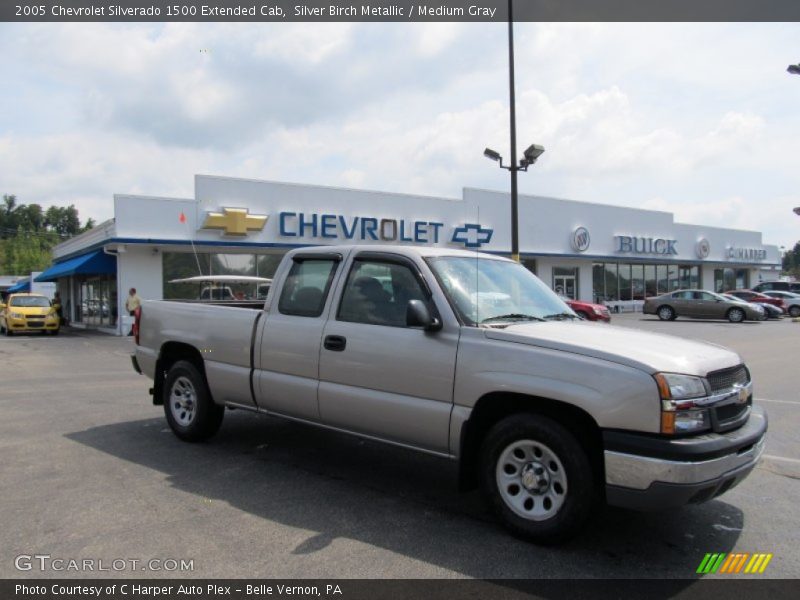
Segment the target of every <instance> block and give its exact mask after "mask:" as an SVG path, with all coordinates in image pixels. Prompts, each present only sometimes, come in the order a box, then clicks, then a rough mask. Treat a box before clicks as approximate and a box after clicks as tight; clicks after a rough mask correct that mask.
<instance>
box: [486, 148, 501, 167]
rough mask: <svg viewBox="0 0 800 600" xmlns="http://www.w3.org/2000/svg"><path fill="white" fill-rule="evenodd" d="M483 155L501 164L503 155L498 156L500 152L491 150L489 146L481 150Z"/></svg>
mask: <svg viewBox="0 0 800 600" xmlns="http://www.w3.org/2000/svg"><path fill="white" fill-rule="evenodd" d="M483 155H484V156H485V157H486V158H490V159H492V160H494V161H497V162H499V163H500V164H501V165H502V164H503V157H502V156H500V153H499V152H496V151H494V150H492V149H491V148H486V149H485V150H484V151H483Z"/></svg>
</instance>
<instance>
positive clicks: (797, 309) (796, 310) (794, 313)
mask: <svg viewBox="0 0 800 600" xmlns="http://www.w3.org/2000/svg"><path fill="white" fill-rule="evenodd" d="M789 316H790V317H792V318H793V319H796V318H797V317H800V306H797V304H793V305H792V306H790V307H789Z"/></svg>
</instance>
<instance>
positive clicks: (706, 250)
mask: <svg viewBox="0 0 800 600" xmlns="http://www.w3.org/2000/svg"><path fill="white" fill-rule="evenodd" d="M695 250H696V251H697V257H698V258H708V255H709V254H711V244H710V243H709V242H708V240H707V239H706V238H700V239H699V240H697V247H696V248H695Z"/></svg>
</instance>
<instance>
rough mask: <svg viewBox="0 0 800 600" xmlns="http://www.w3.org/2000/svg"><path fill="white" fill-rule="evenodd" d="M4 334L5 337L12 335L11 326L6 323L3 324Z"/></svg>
mask: <svg viewBox="0 0 800 600" xmlns="http://www.w3.org/2000/svg"><path fill="white" fill-rule="evenodd" d="M5 334H6V336H7V337H11V336H12V335H14V332H13V331H11V328H10V327H9V326H8V325H6V326H5Z"/></svg>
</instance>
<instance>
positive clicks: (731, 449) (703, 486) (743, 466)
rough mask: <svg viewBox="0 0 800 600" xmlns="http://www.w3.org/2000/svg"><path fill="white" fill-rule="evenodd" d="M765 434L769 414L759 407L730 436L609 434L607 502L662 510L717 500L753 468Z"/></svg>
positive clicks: (605, 438) (606, 441)
mask: <svg viewBox="0 0 800 600" xmlns="http://www.w3.org/2000/svg"><path fill="white" fill-rule="evenodd" d="M766 431H767V415H766V413H765V412H764V410H763V409H762V408H760V407H758V406H754V407H753V408H752V411H751V414H750V418H749V419H748V421H747V422H746V423H745V424H744V425H743V426H742V427H740V428H739V429H736V430H735V431H730V432H728V433H721V434H720V433H709V434H704V435H699V436H695V437H691V438H682V439H666V438H662V437H657V436H651V435H644V434H637V433H630V432H624V431H605V432H603V443H604V445H605V470H606V499H607V501H608V503H609V504H611V505H612V506H621V507H624V508H634V509H637V510H660V509H665V508H670V507H675V506H681V505H684V504H693V503H699V502H705V501H706V500H710V499H712V498H715V497H717V496H719V495H720V494H723V493H725V492H726V491H728V490H729V489H731V488H732V487H734V486H735V485H737V484H739V483H740V482H741V481H742V480H743V479H744V478H745V477H747V475H748V474H749V473H750V471H752V470H753V468H754V467H755V466H756V464H757V463H758V461H759V459H760V458H761V454H762V452H763V451H764V440H765V438H766Z"/></svg>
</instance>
